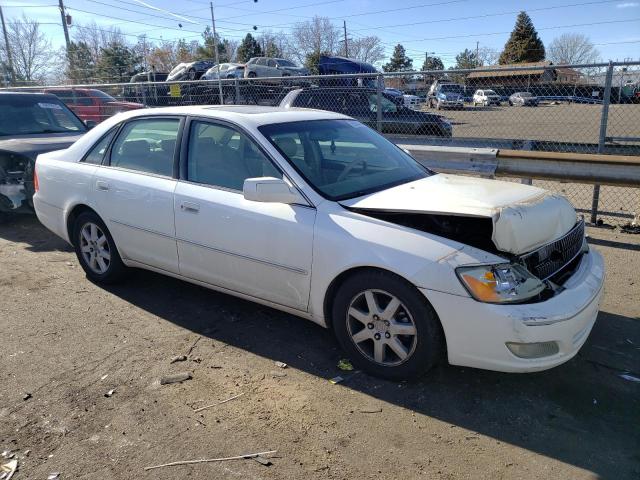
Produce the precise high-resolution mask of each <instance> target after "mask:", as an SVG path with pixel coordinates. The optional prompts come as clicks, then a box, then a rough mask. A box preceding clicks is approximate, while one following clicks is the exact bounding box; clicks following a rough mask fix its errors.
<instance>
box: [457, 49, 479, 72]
mask: <svg viewBox="0 0 640 480" xmlns="http://www.w3.org/2000/svg"><path fill="white" fill-rule="evenodd" d="M477 66H478V59H477V58H476V54H475V52H472V51H471V50H469V49H468V48H465V49H464V51H462V52H460V53H459V54H458V55H456V66H455V67H453V68H455V69H458V70H464V69H470V68H476V67H477Z"/></svg>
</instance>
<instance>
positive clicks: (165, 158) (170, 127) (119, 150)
mask: <svg viewBox="0 0 640 480" xmlns="http://www.w3.org/2000/svg"><path fill="white" fill-rule="evenodd" d="M179 128H180V120H178V119H177V118H157V119H151V118H148V119H143V120H136V121H133V122H129V123H127V124H126V125H125V126H124V128H123V129H122V131H121V132H120V134H119V135H118V138H116V141H115V143H114V144H113V148H112V149H111V166H113V167H120V168H128V169H131V170H138V171H141V172H147V173H155V174H157V175H164V176H167V177H170V176H172V175H173V158H174V152H175V149H176V142H177V139H178V130H179Z"/></svg>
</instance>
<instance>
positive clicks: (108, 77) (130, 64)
mask: <svg viewBox="0 0 640 480" xmlns="http://www.w3.org/2000/svg"><path fill="white" fill-rule="evenodd" d="M140 60H141V59H140V57H138V56H137V55H136V54H135V52H134V51H133V49H131V48H129V47H127V46H126V45H124V44H121V43H113V44H111V45H109V46H107V47H106V48H103V49H102V50H101V52H100V60H99V61H98V65H97V70H98V75H99V76H100V79H101V80H102V81H103V82H119V83H123V82H128V81H129V79H130V78H131V77H132V76H133V75H135V74H136V73H140V72H141V71H142V66H141V64H140Z"/></svg>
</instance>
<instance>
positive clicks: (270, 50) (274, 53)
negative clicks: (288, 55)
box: [264, 42, 283, 58]
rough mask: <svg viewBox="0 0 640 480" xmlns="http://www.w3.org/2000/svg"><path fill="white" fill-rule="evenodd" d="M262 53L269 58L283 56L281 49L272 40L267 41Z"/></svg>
mask: <svg viewBox="0 0 640 480" xmlns="http://www.w3.org/2000/svg"><path fill="white" fill-rule="evenodd" d="M264 54H265V55H266V56H267V57H271V58H282V56H283V53H282V50H280V49H279V48H278V46H277V45H276V44H275V43H273V42H269V43H267V46H266V48H265V52H264Z"/></svg>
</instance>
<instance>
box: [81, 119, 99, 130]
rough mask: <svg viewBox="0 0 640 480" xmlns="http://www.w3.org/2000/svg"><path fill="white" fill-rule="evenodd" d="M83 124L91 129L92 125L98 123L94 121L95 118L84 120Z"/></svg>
mask: <svg viewBox="0 0 640 480" xmlns="http://www.w3.org/2000/svg"><path fill="white" fill-rule="evenodd" d="M84 124H85V126H86V127H87V128H88V129H89V130H91V129H92V128H93V127H95V126H96V125H98V122H96V121H95V120H85V121H84Z"/></svg>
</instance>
